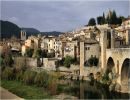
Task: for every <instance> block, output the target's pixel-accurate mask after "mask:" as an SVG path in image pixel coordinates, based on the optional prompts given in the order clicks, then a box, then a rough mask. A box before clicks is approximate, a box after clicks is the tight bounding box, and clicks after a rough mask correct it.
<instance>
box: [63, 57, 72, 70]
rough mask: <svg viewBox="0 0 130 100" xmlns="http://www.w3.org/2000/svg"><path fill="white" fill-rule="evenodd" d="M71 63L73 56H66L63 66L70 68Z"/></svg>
mask: <svg viewBox="0 0 130 100" xmlns="http://www.w3.org/2000/svg"><path fill="white" fill-rule="evenodd" d="M72 63H73V58H72V57H71V56H66V57H65V60H64V66H65V67H67V68H70V64H72Z"/></svg>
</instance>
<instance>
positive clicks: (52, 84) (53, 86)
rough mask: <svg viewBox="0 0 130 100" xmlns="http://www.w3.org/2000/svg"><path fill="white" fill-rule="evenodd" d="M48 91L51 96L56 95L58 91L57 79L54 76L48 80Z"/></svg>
mask: <svg viewBox="0 0 130 100" xmlns="http://www.w3.org/2000/svg"><path fill="white" fill-rule="evenodd" d="M48 90H49V91H50V94H51V95H55V94H56V91H57V79H56V78H54V76H50V77H49V80H48Z"/></svg>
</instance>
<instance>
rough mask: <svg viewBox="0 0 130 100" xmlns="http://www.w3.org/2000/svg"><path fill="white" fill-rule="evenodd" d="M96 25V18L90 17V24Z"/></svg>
mask: <svg viewBox="0 0 130 100" xmlns="http://www.w3.org/2000/svg"><path fill="white" fill-rule="evenodd" d="M94 25H96V21H95V19H94V18H90V20H89V22H88V26H94Z"/></svg>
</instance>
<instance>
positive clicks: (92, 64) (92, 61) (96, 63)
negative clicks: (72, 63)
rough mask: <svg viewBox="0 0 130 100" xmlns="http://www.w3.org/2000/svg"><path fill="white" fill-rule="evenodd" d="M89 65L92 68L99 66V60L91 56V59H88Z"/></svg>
mask: <svg viewBox="0 0 130 100" xmlns="http://www.w3.org/2000/svg"><path fill="white" fill-rule="evenodd" d="M88 63H89V65H90V66H97V65H98V58H96V56H95V57H93V56H91V57H90V58H89V59H88Z"/></svg>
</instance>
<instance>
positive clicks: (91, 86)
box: [62, 81, 129, 99]
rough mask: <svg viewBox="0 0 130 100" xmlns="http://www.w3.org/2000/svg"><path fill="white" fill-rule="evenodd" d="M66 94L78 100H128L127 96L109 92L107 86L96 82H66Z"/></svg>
mask: <svg viewBox="0 0 130 100" xmlns="http://www.w3.org/2000/svg"><path fill="white" fill-rule="evenodd" d="M67 87H68V88H67V89H68V90H65V91H62V92H65V93H67V94H70V95H73V96H76V97H78V98H79V99H129V94H127V93H126V94H125V93H117V92H110V91H109V89H108V86H105V85H101V84H100V83H97V82H74V81H73V82H72V81H71V82H68V84H67Z"/></svg>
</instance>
